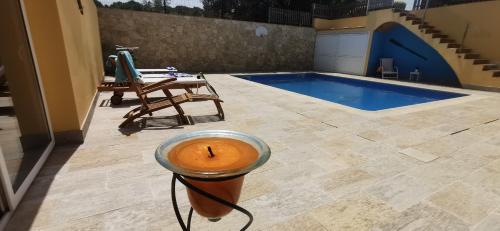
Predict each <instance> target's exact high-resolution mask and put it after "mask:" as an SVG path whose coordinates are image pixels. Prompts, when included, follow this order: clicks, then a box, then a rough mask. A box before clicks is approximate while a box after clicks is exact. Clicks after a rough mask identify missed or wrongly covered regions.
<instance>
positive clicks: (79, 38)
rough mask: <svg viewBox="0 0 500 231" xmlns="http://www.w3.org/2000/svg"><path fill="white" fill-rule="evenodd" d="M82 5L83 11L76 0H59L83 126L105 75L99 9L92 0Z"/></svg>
mask: <svg viewBox="0 0 500 231" xmlns="http://www.w3.org/2000/svg"><path fill="white" fill-rule="evenodd" d="M82 5H83V14H81V13H80V10H79V8H78V4H77V3H76V1H68V0H57V7H58V11H59V18H60V22H61V26H62V34H63V39H64V46H65V50H66V55H67V60H68V66H69V72H70V77H71V84H72V87H73V94H74V100H75V104H76V111H77V115H78V122H79V124H80V126H82V125H83V123H84V122H85V119H86V116H87V114H88V112H89V109H90V105H91V104H92V100H93V98H94V96H95V94H96V92H97V84H98V83H99V82H100V80H102V78H103V77H104V70H103V63H102V55H101V40H100V37H99V27H98V23H97V9H96V7H95V4H94V3H93V1H91V0H82Z"/></svg>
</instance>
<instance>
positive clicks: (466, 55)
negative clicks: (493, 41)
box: [464, 54, 480, 59]
mask: <svg viewBox="0 0 500 231" xmlns="http://www.w3.org/2000/svg"><path fill="white" fill-rule="evenodd" d="M479 57H480V55H479V54H465V55H464V59H479Z"/></svg>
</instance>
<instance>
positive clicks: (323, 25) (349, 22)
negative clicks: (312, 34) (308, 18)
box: [313, 16, 368, 30]
mask: <svg viewBox="0 0 500 231" xmlns="http://www.w3.org/2000/svg"><path fill="white" fill-rule="evenodd" d="M367 18H368V17H366V16H361V17H353V18H341V19H336V20H328V19H321V18H315V19H314V21H313V27H314V29H316V30H332V29H343V28H356V27H366V24H367Z"/></svg>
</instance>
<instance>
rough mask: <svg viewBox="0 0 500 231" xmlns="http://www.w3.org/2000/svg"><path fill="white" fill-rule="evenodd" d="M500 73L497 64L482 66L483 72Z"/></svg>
mask: <svg viewBox="0 0 500 231" xmlns="http://www.w3.org/2000/svg"><path fill="white" fill-rule="evenodd" d="M493 70H494V71H500V67H499V65H498V64H492V63H489V64H484V65H483V71H493Z"/></svg>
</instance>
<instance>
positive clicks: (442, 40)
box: [439, 38, 456, 43]
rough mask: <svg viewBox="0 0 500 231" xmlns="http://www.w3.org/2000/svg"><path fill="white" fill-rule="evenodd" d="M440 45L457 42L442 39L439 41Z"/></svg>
mask: <svg viewBox="0 0 500 231" xmlns="http://www.w3.org/2000/svg"><path fill="white" fill-rule="evenodd" d="M439 42H440V43H455V42H456V41H455V40H453V39H449V38H442V39H441V40H439Z"/></svg>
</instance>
